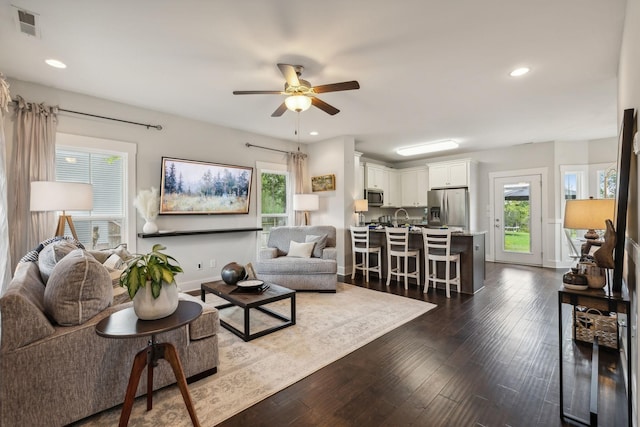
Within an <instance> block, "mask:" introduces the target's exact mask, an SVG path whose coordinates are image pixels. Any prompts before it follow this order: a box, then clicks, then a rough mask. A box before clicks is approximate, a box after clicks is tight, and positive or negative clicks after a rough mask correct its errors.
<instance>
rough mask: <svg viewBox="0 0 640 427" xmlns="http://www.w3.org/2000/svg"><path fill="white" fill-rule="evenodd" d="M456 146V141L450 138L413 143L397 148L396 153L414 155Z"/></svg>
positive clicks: (450, 148) (451, 148)
mask: <svg viewBox="0 0 640 427" xmlns="http://www.w3.org/2000/svg"><path fill="white" fill-rule="evenodd" d="M454 148H458V143H457V142H455V141H454V140H452V139H447V140H444V141H438V142H429V143H426V144H420V145H414V146H412V147H405V148H398V149H397V150H396V153H398V154H400V155H401V156H416V155H418V154H426V153H434V152H436V151H444V150H453V149H454Z"/></svg>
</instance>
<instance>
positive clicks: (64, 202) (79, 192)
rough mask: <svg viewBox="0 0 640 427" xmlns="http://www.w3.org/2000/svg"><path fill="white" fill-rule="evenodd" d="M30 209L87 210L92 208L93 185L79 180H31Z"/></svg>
mask: <svg viewBox="0 0 640 427" xmlns="http://www.w3.org/2000/svg"><path fill="white" fill-rule="evenodd" d="M29 206H30V209H31V210H32V211H88V210H91V209H92V208H93V187H92V186H91V184H85V183H80V182H57V181H33V182H32V183H31V198H30V201H29Z"/></svg>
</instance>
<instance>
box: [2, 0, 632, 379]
mask: <svg viewBox="0 0 640 427" xmlns="http://www.w3.org/2000/svg"><path fill="white" fill-rule="evenodd" d="M37 6H38V5H37V2H35V3H33V2H32V3H30V4H25V8H26V9H29V10H36V11H37V9H38V7H37ZM3 7H6V8H7V9H8V4H6V2H5V4H3ZM626 7H627V14H626V22H627V25H626V27H625V33H624V37H623V44H622V50H621V53H620V55H619V69H618V74H617V111H618V117H616V118H615V119H616V121H617V122H619V120H618V118H619V116H620V114H621V112H622V110H624V109H625V108H634V107H638V105H639V104H640V94H639V91H640V85H639V84H638V83H637V81H636V80H637V79H636V78H635V76H637V75H638V59H637V58H638V57H639V55H638V49H639V45H640V44H638V43H637V40H638V39H639V37H638V36H637V35H638V29H637V28H634V26H633V25H632V24H630V23H632V22H634V21H635V20H637V17H638V16H640V5H639V3H638V1H637V0H629V1H628V2H627V6H626ZM3 15H4V9H3ZM3 19H5V20H7V22H10V20H11V18H10V17H8V16H4V17H3ZM43 20H45V17H43ZM3 22H5V21H3ZM12 25H13V24H12ZM43 37H44V35H43ZM1 51H2V52H1V55H0V58H3V61H2V62H5V63H9V62H10V61H11V53H10V52H9V49H4V48H3V49H1ZM611 55H614V56H615V57H616V63H618V52H612V53H611ZM265 61H266V62H270V64H269V65H268V66H265V69H266V68H268V67H271V68H273V70H274V74H276V75H277V69H276V67H275V63H271V62H275V61H274V60H272V58H268V60H267V59H265ZM244 66H245V67H249V66H250V65H249V64H247V63H246V62H245V63H244ZM0 71H2V72H5V74H6V77H7V81H8V83H9V85H10V91H11V94H12V96H13V97H15V96H17V95H19V96H21V97H23V98H24V99H25V100H27V101H29V102H36V103H45V104H47V105H58V106H60V107H61V108H68V109H71V110H77V111H82V112H89V113H94V114H98V115H101V116H107V117H117V118H123V119H126V120H132V121H136V122H140V123H151V124H160V125H161V126H162V130H161V131H157V130H155V129H148V128H145V127H140V126H132V125H128V124H123V123H116V122H111V121H105V120H101V119H97V118H87V117H83V116H79V115H74V114H70V113H62V112H61V113H60V116H59V120H58V126H57V132H58V133H59V134H64V135H81V136H86V137H88V138H89V139H91V138H94V139H95V138H97V139H100V140H108V141H115V142H129V143H133V144H135V146H136V154H135V169H134V171H135V172H134V174H133V175H132V176H131V177H130V179H131V180H132V182H131V184H133V188H134V191H133V192H132V193H131V194H129V198H130V199H133V197H135V193H137V192H138V191H139V190H143V189H148V188H150V187H158V186H160V182H161V171H160V162H161V158H162V156H169V157H175V158H181V159H190V160H203V161H211V162H216V163H221V164H229V165H242V166H250V167H254V168H255V167H256V163H258V162H260V163H265V164H279V165H284V164H286V159H285V156H283V154H282V153H279V152H274V151H270V150H261V149H259V148H251V147H247V146H246V143H247V142H249V143H251V144H255V145H259V146H265V147H269V148H273V149H277V150H284V151H293V152H295V151H297V150H298V149H300V150H301V151H302V152H304V153H305V154H307V155H308V165H307V166H308V171H307V175H308V177H311V176H319V175H327V174H331V175H335V182H336V189H335V190H334V191H329V192H322V193H320V194H319V198H320V206H319V210H318V211H314V212H312V213H311V223H312V224H333V225H335V226H336V227H337V228H338V229H339V233H338V234H337V237H336V240H337V242H336V246H337V248H338V254H339V256H338V274H339V275H342V276H345V275H348V274H349V272H350V270H351V254H350V248H349V246H350V241H349V235H348V226H349V225H351V224H353V223H354V221H355V220H356V216H355V214H354V209H353V202H354V199H358V198H361V197H359V195H358V194H356V190H355V189H356V188H357V183H356V181H357V170H356V166H355V164H354V158H355V157H356V153H357V152H364V155H363V157H364V158H365V159H367V160H368V161H370V162H373V163H380V164H385V165H387V166H393V167H395V168H405V167H413V166H417V165H423V164H425V163H427V162H435V161H445V160H452V159H462V158H472V159H474V161H476V162H478V165H479V174H480V176H481V179H479V182H478V184H479V186H478V203H477V206H478V211H479V212H480V213H481V214H480V215H479V218H478V228H479V229H480V230H485V231H488V230H491V226H492V222H491V220H492V218H491V216H490V215H487V214H485V213H486V212H487V206H488V205H489V204H490V193H491V191H492V190H491V186H490V182H489V180H488V176H489V175H490V174H491V173H498V172H502V171H512V170H530V169H546V170H547V175H546V181H545V183H546V190H547V195H548V200H547V204H546V205H545V206H546V209H545V211H544V213H543V214H544V215H543V224H544V225H545V227H544V240H543V241H544V250H543V254H544V257H543V262H542V265H543V267H547V268H550V269H554V268H561V267H562V268H564V267H566V266H568V263H569V262H570V258H568V256H567V252H566V247H565V243H564V241H563V237H564V234H563V233H562V230H561V223H560V218H561V217H562V213H561V208H560V207H561V202H560V200H559V196H558V191H559V190H558V189H559V188H560V183H559V181H558V180H559V166H560V165H567V164H576V163H578V164H587V165H588V164H593V163H607V162H615V161H616V158H617V147H618V136H617V135H616V134H615V132H614V133H613V134H612V135H609V136H607V137H602V138H594V139H590V140H579V141H572V140H568V139H566V140H565V139H562V138H558V139H556V138H555V137H554V136H551V137H550V138H548V139H547V140H541V141H536V143H533V144H529V143H526V142H529V141H524V140H523V141H514V144H513V145H510V146H507V147H499V148H488V149H477V150H469V151H465V152H461V153H456V154H450V155H440V156H436V157H429V158H428V159H426V158H422V159H419V160H410V161H397V162H385V161H383V160H380V159H378V158H376V156H372V157H371V158H368V157H367V152H366V150H365V149H364V148H362V147H361V146H359V141H358V139H357V138H356V137H354V136H349V134H348V133H346V134H343V135H340V136H336V137H332V138H328V139H321V140H320V141H314V142H313V143H304V142H303V143H301V144H300V143H298V142H297V141H296V138H295V137H287V138H281V137H273V136H265V135H264V134H260V133H257V132H250V131H247V130H240V129H238V128H231V127H226V126H222V125H217V124H213V123H209V122H207V121H206V120H204V119H202V118H201V119H193V118H187V117H183V116H181V115H177V114H169V113H166V112H163V111H165V109H164V108H162V104H164V103H175V104H180V103H181V102H182V101H181V100H179V99H178V100H172V99H164V98H163V96H162V92H163V90H158V99H159V100H158V108H157V109H151V108H141V107H138V106H135V105H133V104H129V103H123V102H117V101H115V99H118V97H117V96H115V95H114V97H108V96H92V95H91V94H90V93H78V92H74V91H69V90H63V89H58V88H57V87H56V85H55V84H52V85H42V84H38V83H34V82H33V81H37V76H33V75H31V74H27V73H25V74H16V75H13V74H12V73H7V72H6V71H5V70H0ZM347 71H351V72H353V76H351V75H350V74H349V73H348V72H346V73H345V74H341V78H343V79H344V80H347V79H350V78H359V77H358V72H357V71H358V70H347ZM231 72H237V70H234V71H230V73H231ZM102 78H104V79H107V78H108V76H104V77H102ZM182 78H188V77H180V78H178V77H174V84H175V85H176V86H178V87H179V86H180V80H181V79H182ZM59 79H60V82H62V81H64V77H59ZM615 80H616V76H613V81H614V82H615ZM319 83H320V82H319ZM124 86H125V89H123V90H125V91H131V92H135V91H137V89H136V88H130V87H127V85H124ZM203 86H204V85H203ZM260 88H261V87H256V89H260ZM267 88H268V87H265V89H267ZM234 89H244V88H243V87H226V88H225V90H227V91H228V92H229V93H230V92H231V91H232V90H234ZM248 89H252V88H251V87H249V88H248ZM361 90H364V87H363V88H362V89H361ZM386 90H392V89H386ZM354 94H357V92H354ZM354 94H350V96H356V95H354ZM356 101H357V98H350V100H349V101H348V102H346V103H345V104H344V105H341V107H343V111H341V113H340V114H343V113H346V114H348V111H349V108H357V102H356ZM235 102H246V104H251V103H252V100H251V99H248V98H245V99H242V100H239V99H238V100H235ZM354 103H355V106H356V107H354ZM276 105H277V102H276ZM269 108H270V107H269ZM262 113H263V115H264V116H265V118H268V116H269V114H270V113H271V110H270V109H265V110H264V111H263V112H262ZM285 114H290V115H291V117H293V116H294V114H293V113H290V112H287V113H285ZM205 115H206V114H205ZM291 117H290V118H289V119H286V120H288V121H284V122H282V124H281V125H280V126H281V127H284V128H287V130H286V131H287V133H288V134H290V135H291V134H293V131H294V128H295V123H294V120H293V119H292V118H291ZM13 120H14V119H13V116H12V114H7V115H6V116H5V124H4V128H5V129H4V130H5V136H6V147H7V153H6V159H11V155H12V151H13V150H14V147H13V141H14V130H13ZM272 120H275V119H272ZM545 120H550V119H549V118H546V119H545ZM213 121H214V122H215V120H213ZM300 121H301V125H302V126H307V125H305V123H304V122H305V116H304V113H301V115H300ZM612 126H613V127H614V128H615V129H617V128H618V124H616V123H613V124H612ZM304 139H305V140H306V139H307V137H306V135H305V137H304ZM258 198H259V195H258V185H257V184H255V185H254V187H253V188H252V196H251V204H250V211H249V214H248V215H217V216H186V217H181V216H161V217H160V218H159V219H158V221H157V223H158V226H159V228H160V229H162V230H200V229H226V228H233V229H236V228H253V227H256V226H260V223H259V215H258V214H257V207H258ZM629 209H630V215H632V217H634V218H635V217H637V215H638V213H637V206H636V205H635V202H634V199H633V198H632V201H631V204H630V206H629ZM372 212H373V211H372ZM391 213H392V212H391ZM127 214H128V215H129V216H130V217H131V218H133V224H134V225H135V227H133V228H134V230H130V231H133V233H130V234H129V235H128V236H127V243H128V245H129V247H130V250H131V251H132V252H146V251H148V250H149V249H150V248H151V247H152V245H153V244H154V243H156V242H157V241H156V239H142V238H137V237H136V234H137V232H141V230H142V226H143V224H144V220H143V219H142V218H141V217H140V216H139V215H138V214H137V213H136V211H135V209H134V208H133V206H130V209H129V211H128V213H127ZM370 215H372V216H373V213H371V214H370ZM636 223H637V221H630V227H631V229H630V230H629V231H628V236H629V237H630V238H634V237H637V230H635V229H634V226H633V224H636ZM635 240H637V239H635ZM259 242H260V235H259V233H224V234H211V235H205V236H197V237H194V236H180V237H171V238H170V239H169V238H168V239H163V243H164V244H165V245H166V246H167V247H168V248H169V249H170V252H171V254H172V255H173V256H175V257H176V258H177V259H178V260H180V261H181V265H182V266H183V268H184V270H185V272H184V274H183V275H182V276H181V277H180V283H179V284H180V286H181V288H182V289H183V290H185V291H192V290H197V289H199V286H200V284H201V283H202V282H203V281H206V280H211V279H213V278H219V276H220V269H221V268H222V266H224V265H225V264H227V263H228V262H232V261H236V262H240V263H243V264H246V263H248V262H252V261H254V260H255V259H256V256H257V251H258V246H259ZM630 245H631V246H629V247H631V248H634V247H635V246H634V245H633V244H630ZM486 249H487V259H488V261H492V260H493V259H494V253H493V251H494V248H493V246H492V245H491V244H490V243H487V248H486ZM632 258H634V257H632ZM211 260H213V262H210V261H211ZM199 264H200V265H201V266H200V268H199V267H198V265H199ZM631 279H632V280H633V277H632V278H631ZM630 285H633V286H635V283H633V284H630ZM636 371H637V370H636Z"/></svg>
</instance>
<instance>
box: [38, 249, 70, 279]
mask: <svg viewBox="0 0 640 427" xmlns="http://www.w3.org/2000/svg"><path fill="white" fill-rule="evenodd" d="M76 249H78V247H77V246H76V245H74V244H73V243H71V242H69V241H68V240H56V241H54V242H52V243H49V244H48V245H47V246H45V247H44V248H43V249H42V250H41V251H40V255H39V256H38V268H39V269H40V277H42V281H43V282H44V284H45V285H46V284H47V282H48V281H49V276H50V275H51V272H52V271H53V268H54V267H55V266H56V264H57V263H58V262H60V260H61V259H62V258H64V257H65V256H67V255H68V254H69V253H70V252H71V251H74V250H76Z"/></svg>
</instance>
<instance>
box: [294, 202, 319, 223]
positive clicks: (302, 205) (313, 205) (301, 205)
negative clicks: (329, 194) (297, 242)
mask: <svg viewBox="0 0 640 427" xmlns="http://www.w3.org/2000/svg"><path fill="white" fill-rule="evenodd" d="M319 208H320V198H319V197H318V195H317V194H294V195H293V210H294V211H299V212H304V225H310V223H311V222H310V221H309V212H310V211H317V210H318V209H319Z"/></svg>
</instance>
